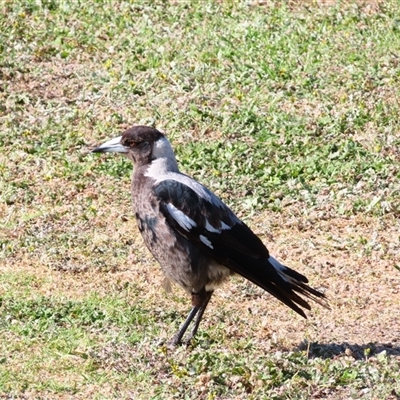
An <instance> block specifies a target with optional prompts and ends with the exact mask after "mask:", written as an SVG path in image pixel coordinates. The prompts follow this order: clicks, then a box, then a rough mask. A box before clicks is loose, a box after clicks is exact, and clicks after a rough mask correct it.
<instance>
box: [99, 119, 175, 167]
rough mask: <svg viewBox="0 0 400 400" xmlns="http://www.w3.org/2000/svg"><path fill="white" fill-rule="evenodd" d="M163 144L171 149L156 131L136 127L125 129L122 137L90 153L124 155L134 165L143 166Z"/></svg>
mask: <svg viewBox="0 0 400 400" xmlns="http://www.w3.org/2000/svg"><path fill="white" fill-rule="evenodd" d="M165 142H166V143H168V146H169V147H171V146H170V145H169V142H168V140H167V139H166V137H165V136H164V135H163V134H162V133H161V132H160V131H158V130H157V129H155V128H151V127H149V126H142V125H137V126H133V127H132V128H129V129H127V130H126V131H125V132H124V133H123V134H122V136H119V137H116V138H114V139H111V140H109V141H108V142H105V143H103V144H102V145H101V146H99V147H96V148H95V149H94V150H92V152H93V153H105V152H114V153H124V154H125V155H126V156H127V157H128V158H130V159H131V160H132V161H133V162H134V163H135V164H136V165H145V164H149V163H150V162H151V161H152V160H154V159H155V158H157V151H155V152H154V151H153V150H155V147H156V148H157V147H159V144H160V143H163V144H164V143H165ZM171 150H172V149H171Z"/></svg>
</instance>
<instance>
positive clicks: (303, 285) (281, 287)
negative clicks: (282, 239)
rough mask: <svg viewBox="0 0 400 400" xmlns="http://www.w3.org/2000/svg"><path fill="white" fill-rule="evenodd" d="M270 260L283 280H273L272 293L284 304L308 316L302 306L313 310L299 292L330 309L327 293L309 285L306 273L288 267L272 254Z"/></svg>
mask: <svg viewBox="0 0 400 400" xmlns="http://www.w3.org/2000/svg"><path fill="white" fill-rule="evenodd" d="M268 262H269V264H270V265H271V266H272V267H273V268H274V270H275V271H276V272H277V273H278V276H279V277H280V278H281V279H282V281H283V282H282V281H281V282H273V283H275V285H274V286H275V288H274V289H275V290H273V292H274V293H271V294H273V295H274V296H276V297H277V298H278V299H279V300H281V301H282V302H283V303H284V304H286V305H287V306H289V307H290V308H291V309H292V310H294V311H296V312H297V313H298V314H300V315H301V316H303V317H304V318H307V317H306V314H305V313H304V311H303V310H302V309H301V308H300V307H303V308H305V309H307V310H311V307H310V305H309V304H308V303H307V301H306V300H304V299H303V298H302V297H301V296H299V295H298V294H297V293H299V294H301V295H303V296H305V297H307V298H309V299H311V300H313V301H315V302H317V303H318V304H320V305H321V306H323V307H325V308H327V309H330V307H329V304H328V303H327V301H326V296H325V294H323V293H321V292H319V291H318V290H316V289H313V288H312V287H310V286H308V285H307V283H308V279H307V278H306V277H305V276H304V275H302V274H300V273H299V272H297V271H295V270H294V269H291V268H289V267H286V266H285V265H283V264H281V263H280V262H279V261H278V260H276V259H275V258H274V257H272V256H270V257H269V258H268ZM299 306H300V307H299Z"/></svg>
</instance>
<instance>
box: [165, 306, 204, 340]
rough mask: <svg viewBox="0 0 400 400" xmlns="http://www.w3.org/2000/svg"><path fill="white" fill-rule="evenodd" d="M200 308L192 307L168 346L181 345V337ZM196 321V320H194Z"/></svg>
mask: <svg viewBox="0 0 400 400" xmlns="http://www.w3.org/2000/svg"><path fill="white" fill-rule="evenodd" d="M199 309H200V307H196V306H194V307H193V308H192V309H191V310H190V312H189V314H188V316H187V317H186V320H185V322H184V323H183V325H182V326H181V327H180V328H179V331H178V332H177V333H176V334H175V335H174V336H173V337H172V339H171V340H170V341H169V344H170V345H171V346H176V345H178V344H181V343H182V337H183V335H184V334H185V332H186V330H187V328H188V326H189V325H190V323H191V322H192V321H193V318H194V317H195V316H196V314H197V312H198V311H199ZM196 321H197V320H196Z"/></svg>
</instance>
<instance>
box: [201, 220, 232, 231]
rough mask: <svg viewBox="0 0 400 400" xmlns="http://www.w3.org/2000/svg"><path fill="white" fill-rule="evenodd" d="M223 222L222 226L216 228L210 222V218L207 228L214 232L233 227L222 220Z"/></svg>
mask: <svg viewBox="0 0 400 400" xmlns="http://www.w3.org/2000/svg"><path fill="white" fill-rule="evenodd" d="M220 222H221V228H214V227H213V226H212V225H211V224H210V223H209V222H208V220H206V229H207V230H208V232H213V233H221V232H222V231H223V230H225V229H231V228H232V227H231V226H229V225H227V224H225V222H223V221H220Z"/></svg>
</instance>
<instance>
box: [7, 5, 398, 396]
mask: <svg viewBox="0 0 400 400" xmlns="http://www.w3.org/2000/svg"><path fill="white" fill-rule="evenodd" d="M399 9H400V8H399V7H398V4H397V2H396V1H392V2H365V3H362V2H341V3H330V2H323V4H321V3H318V2H307V3H305V2H301V3H299V2H288V3H285V4H280V3H279V4H278V3H272V2H247V3H245V2H243V3H241V2H236V3H231V2H218V3H213V2H207V3H206V2H200V3H199V4H196V5H193V4H189V3H184V2H170V3H165V2H150V1H138V2H135V3H131V2H119V3H118V4H116V3H115V2H111V1H101V2H87V3H86V4H85V6H79V5H78V4H77V3H75V2H63V3H58V2H52V1H43V2H33V1H4V2H3V3H2V4H1V5H0V32H1V34H0V48H1V51H2V53H1V54H2V56H1V58H0V81H1V84H0V113H1V116H0V150H1V151H0V174H1V180H0V216H1V219H0V396H2V397H4V398H21V399H22V398H44V399H47V398H48V399H55V398H59V399H69V398H74V399H87V398H99V399H103V398H107V399H108V398H126V399H128V398H143V399H148V398H154V399H166V398H168V399H169V398H171V399H172V398H200V399H233V398H234V399H248V398H250V399H251V398H253V399H258V398H271V399H285V398H296V399H309V398H312V399H321V398H324V399H347V398H355V399H356V398H357V399H358V398H365V399H398V398H399V397H400V386H399V379H398V377H399V375H400V369H399V361H400V328H399V324H398V322H397V321H398V320H399V319H400V294H399V291H400V220H399V215H400V214H399V213H400V202H399V193H400V183H399V182H400V180H399V179H400V170H399V161H400V151H399V149H400V134H399V132H400V129H399V128H400V126H399V118H398V115H399V114H400V105H399V98H398V93H399V91H400V83H399V82H400V81H399V79H400V66H399V56H398V54H397V53H398V49H399V46H400V28H399V22H398V21H400V13H399ZM131 124H147V125H154V126H156V127H158V128H159V129H161V130H163V131H164V132H166V134H167V135H168V137H169V138H170V139H171V142H172V144H173V146H174V148H175V149H176V154H177V157H178V161H179V163H180V165H181V166H182V170H183V171H185V172H187V173H189V174H191V175H193V176H195V177H196V178H197V179H199V180H200V181H202V182H203V183H205V184H207V186H209V187H210V188H211V189H212V190H213V191H215V192H216V193H217V194H218V195H219V196H221V197H222V198H223V200H224V201H226V202H227V203H228V204H229V205H230V206H231V208H232V209H233V210H234V211H235V212H236V213H237V214H238V215H239V217H240V218H243V219H244V220H245V221H246V223H247V224H248V225H249V226H251V228H252V229H253V230H254V231H255V232H256V233H257V234H258V235H259V236H260V237H261V239H262V240H263V242H264V243H265V244H266V245H267V247H268V248H269V250H270V252H271V254H273V255H274V256H275V257H276V258H278V259H279V260H281V261H282V262H283V263H286V264H287V265H288V266H290V267H292V268H294V269H296V270H298V271H300V272H302V273H304V274H305V275H306V276H307V277H308V278H309V280H310V284H311V285H312V286H314V287H316V288H318V289H319V290H322V291H324V293H326V295H327V296H328V299H329V302H330V304H331V310H325V309H322V308H321V307H319V306H318V305H313V308H312V311H311V312H310V313H308V319H307V320H304V319H302V318H301V317H299V316H297V315H296V314H295V313H293V312H292V311H290V310H288V309H287V308H286V307H285V306H283V305H282V304H280V303H279V302H278V301H277V300H275V299H273V298H271V296H269V295H268V294H266V293H264V292H263V291H262V290H261V289H259V288H257V287H255V286H254V285H252V284H251V283H249V282H247V281H245V280H243V279H242V278H240V277H234V278H233V279H232V280H231V281H230V282H229V283H228V284H226V285H225V286H224V287H223V288H221V289H220V290H218V291H216V292H215V295H214V297H213V299H212V301H211V303H210V305H209V308H208V309H207V311H206V314H205V317H204V320H203V322H202V324H201V326H200V330H199V334H198V337H197V338H196V340H195V341H194V342H193V344H192V345H191V346H189V347H179V348H177V349H176V350H173V351H171V350H170V349H168V348H167V347H166V346H164V345H163V342H164V341H165V340H167V339H168V338H170V337H171V336H172V335H173V334H174V333H175V331H176V330H177V329H178V327H179V325H180V323H181V322H182V320H183V318H184V316H185V315H186V313H187V311H188V309H189V307H190V302H189V299H188V298H187V297H186V296H185V294H184V293H183V292H182V291H181V290H180V289H179V288H177V287H176V288H175V287H174V288H173V290H172V292H165V291H164V289H163V276H162V273H161V271H160V269H159V267H158V265H157V263H156V262H155V261H154V259H153V258H152V257H151V255H150V254H149V252H148V251H147V249H145V248H144V246H143V242H142V239H141V237H140V235H139V233H138V230H137V227H136V224H135V221H134V212H133V210H132V207H131V200H130V175H131V171H132V166H131V164H130V163H129V161H128V160H125V159H124V158H123V157H118V156H117V155H116V156H113V155H100V156H99V155H94V154H90V150H91V149H92V148H93V147H94V146H96V145H97V144H100V143H102V142H103V141H105V140H108V139H110V138H112V137H114V136H117V135H119V134H120V132H121V130H123V129H124V128H126V127H128V126H130V125H131Z"/></svg>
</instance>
